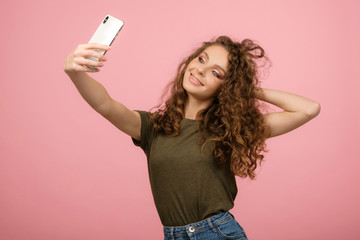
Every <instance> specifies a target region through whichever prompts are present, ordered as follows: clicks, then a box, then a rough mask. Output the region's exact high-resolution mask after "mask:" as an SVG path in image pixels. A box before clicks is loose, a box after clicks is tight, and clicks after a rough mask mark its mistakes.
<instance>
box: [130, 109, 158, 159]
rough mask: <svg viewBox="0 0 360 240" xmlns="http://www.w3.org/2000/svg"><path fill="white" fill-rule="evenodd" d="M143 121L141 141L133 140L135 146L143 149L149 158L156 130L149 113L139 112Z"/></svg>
mask: <svg viewBox="0 0 360 240" xmlns="http://www.w3.org/2000/svg"><path fill="white" fill-rule="evenodd" d="M137 112H138V113H139V114H140V119H141V137H140V141H138V140H136V139H134V138H132V141H133V143H134V144H135V146H138V147H141V148H142V150H144V152H145V154H146V155H147V156H148V154H149V153H150V147H151V143H152V141H153V139H154V128H153V125H152V123H151V122H150V117H149V113H148V112H145V111H137Z"/></svg>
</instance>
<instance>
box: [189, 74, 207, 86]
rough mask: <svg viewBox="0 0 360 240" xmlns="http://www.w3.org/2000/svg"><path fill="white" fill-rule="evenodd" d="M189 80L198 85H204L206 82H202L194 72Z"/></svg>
mask: <svg viewBox="0 0 360 240" xmlns="http://www.w3.org/2000/svg"><path fill="white" fill-rule="evenodd" d="M189 80H190V82H191V83H192V84H194V85H196V86H204V84H203V83H202V82H200V80H199V79H198V78H197V77H195V75H193V74H192V73H190V77H189Z"/></svg>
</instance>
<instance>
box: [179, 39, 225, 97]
mask: <svg viewBox="0 0 360 240" xmlns="http://www.w3.org/2000/svg"><path fill="white" fill-rule="evenodd" d="M227 66H228V52H227V50H226V49H225V48H224V47H222V46H219V45H212V46H210V47H207V48H206V49H205V50H204V51H203V52H202V53H201V54H200V55H199V56H198V57H197V58H194V59H193V60H192V61H191V62H190V63H189V65H188V66H187V68H186V70H185V74H184V79H183V87H184V89H185V90H186V92H187V93H188V95H190V96H192V97H194V98H196V99H197V100H201V101H208V100H213V99H214V98H215V97H216V95H217V94H218V92H219V90H220V86H221V84H222V83H223V81H224V80H223V77H224V76H225V73H226V71H227Z"/></svg>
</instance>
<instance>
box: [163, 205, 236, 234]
mask: <svg viewBox="0 0 360 240" xmlns="http://www.w3.org/2000/svg"><path fill="white" fill-rule="evenodd" d="M233 219H234V217H233V215H232V214H231V213H229V212H228V211H226V212H223V213H219V214H217V215H214V216H212V217H210V218H207V219H205V220H202V221H200V222H195V223H190V224H188V225H185V226H179V227H166V226H164V235H165V236H166V237H167V238H179V237H185V236H191V235H195V234H197V233H201V232H203V231H206V230H209V229H212V230H213V231H214V232H216V226H219V225H221V224H224V223H226V222H228V221H231V220H233Z"/></svg>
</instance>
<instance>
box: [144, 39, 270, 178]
mask: <svg viewBox="0 0 360 240" xmlns="http://www.w3.org/2000/svg"><path fill="white" fill-rule="evenodd" d="M212 45H220V46H222V47H224V48H225V49H226V50H227V51H228V54H229V55H228V71H227V73H226V74H225V76H224V82H223V84H222V85H221V87H220V92H219V94H218V96H217V97H216V99H215V100H214V101H213V103H212V104H211V105H210V106H209V107H208V108H207V109H204V110H202V111H200V112H199V113H198V114H197V117H196V119H197V120H198V124H199V132H200V135H201V145H202V147H201V149H202V150H203V149H204V146H205V144H206V143H207V142H211V143H212V144H211V152H212V154H213V157H214V158H215V159H217V161H218V163H219V164H227V165H228V166H229V167H230V169H231V171H232V172H233V174H235V175H238V176H240V177H242V178H246V177H250V178H251V179H255V176H256V174H255V169H256V167H257V165H258V162H259V163H261V161H262V160H263V158H264V156H263V154H262V152H263V151H265V147H266V145H265V139H266V137H265V129H266V127H265V124H264V118H263V115H262V113H261V112H260V103H259V102H258V100H257V99H256V97H255V91H256V86H257V85H258V82H259V81H258V67H259V66H258V64H257V60H259V59H265V60H267V57H266V56H265V52H264V50H263V48H261V47H260V46H259V45H258V44H256V43H255V42H254V41H252V40H250V39H244V40H243V41H242V42H236V41H233V40H232V39H231V38H229V37H227V36H220V37H218V38H216V40H215V41H210V42H204V43H203V44H202V46H201V47H200V48H199V49H197V50H196V51H195V52H194V53H192V54H191V55H190V56H189V57H188V58H187V59H185V60H184V61H182V63H181V64H180V65H179V67H178V69H177V74H176V77H175V78H174V79H173V80H172V81H171V82H170V83H169V84H168V88H171V90H170V96H169V98H168V99H167V100H166V102H165V104H160V105H158V106H157V107H156V108H157V110H156V111H155V112H154V113H151V114H150V119H151V120H152V123H153V125H154V128H155V130H157V131H159V132H161V133H163V134H166V135H168V136H170V137H171V136H177V135H179V134H180V128H181V127H180V121H181V120H182V119H183V118H184V116H185V104H186V101H187V93H186V91H185V89H184V88H183V78H184V74H185V70H186V68H187V66H188V65H189V63H190V62H191V61H192V60H193V59H194V58H196V57H198V56H199V55H200V54H201V53H202V52H203V51H204V50H205V49H206V48H207V47H209V46H212ZM168 88H167V89H168Z"/></svg>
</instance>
